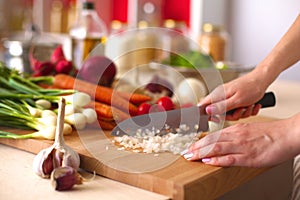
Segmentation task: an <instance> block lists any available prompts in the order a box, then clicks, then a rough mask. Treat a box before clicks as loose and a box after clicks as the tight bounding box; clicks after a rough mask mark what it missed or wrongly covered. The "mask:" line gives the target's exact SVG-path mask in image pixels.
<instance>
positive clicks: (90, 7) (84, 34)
mask: <svg viewBox="0 0 300 200" xmlns="http://www.w3.org/2000/svg"><path fill="white" fill-rule="evenodd" d="M107 34H108V33H107V28H106V25H105V23H104V21H103V20H102V19H101V18H100V17H99V15H98V14H97V12H96V10H95V5H94V3H93V2H83V3H82V8H81V11H80V13H79V15H78V19H77V21H76V22H75V25H74V26H73V27H72V28H71V29H70V36H71V39H72V61H73V63H74V64H75V66H76V67H77V69H79V68H80V67H81V65H82V62H83V61H84V60H85V59H86V58H87V57H88V55H89V54H90V53H91V51H92V50H93V49H94V48H95V47H96V46H97V45H98V44H104V43H105V40H106V37H107ZM97 49H98V48H97Z"/></svg>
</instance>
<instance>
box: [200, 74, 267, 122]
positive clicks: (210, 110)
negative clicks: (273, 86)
mask: <svg viewBox="0 0 300 200" xmlns="http://www.w3.org/2000/svg"><path fill="white" fill-rule="evenodd" d="M265 90H266V86H265V85H264V83H263V79H262V78H258V77H257V76H256V75H255V72H250V73H249V74H247V75H244V76H242V77H239V78H237V79H235V80H233V81H231V82H228V83H225V84H223V85H220V86H218V87H217V88H216V89H214V90H213V91H212V92H211V93H210V94H209V95H207V96H206V97H205V98H204V99H203V100H202V101H200V102H199V105H200V106H205V107H206V112H207V114H209V115H211V116H217V115H222V114H224V113H225V112H227V111H229V110H232V109H236V111H235V112H234V113H233V114H230V115H226V120H238V119H240V118H245V117H249V116H251V115H256V114H257V113H258V112H259V110H260V108H261V105H260V104H257V105H255V103H256V102H257V101H259V100H260V99H261V98H262V97H263V95H264V93H265Z"/></svg>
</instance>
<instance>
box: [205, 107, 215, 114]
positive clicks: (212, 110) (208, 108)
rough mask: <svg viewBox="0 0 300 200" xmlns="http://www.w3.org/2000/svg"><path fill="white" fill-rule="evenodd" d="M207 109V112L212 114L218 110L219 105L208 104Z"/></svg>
mask: <svg viewBox="0 0 300 200" xmlns="http://www.w3.org/2000/svg"><path fill="white" fill-rule="evenodd" d="M205 110H206V112H207V113H208V114H212V113H215V112H216V110H217V107H215V106H207V107H206V108H205Z"/></svg>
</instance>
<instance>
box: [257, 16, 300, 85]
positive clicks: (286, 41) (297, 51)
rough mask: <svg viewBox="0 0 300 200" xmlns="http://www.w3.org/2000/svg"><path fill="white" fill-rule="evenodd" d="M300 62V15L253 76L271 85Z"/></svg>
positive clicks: (258, 66)
mask: <svg viewBox="0 0 300 200" xmlns="http://www.w3.org/2000/svg"><path fill="white" fill-rule="evenodd" d="M299 60H300V15H298V16H297V18H296V20H295V21H294V23H293V24H292V26H291V27H290V28H289V30H288V31H287V32H286V33H285V35H284V36H283V37H282V38H281V40H280V41H279V42H278V43H277V44H276V46H275V47H274V48H273V49H272V51H271V52H270V53H269V54H268V56H267V57H266V58H265V59H264V60H263V61H262V62H261V63H259V64H258V65H257V67H256V68H255V70H254V71H253V74H255V75H257V76H259V77H261V78H263V79H264V80H265V84H266V85H267V86H268V85H270V84H271V83H272V82H273V81H274V80H275V79H276V78H277V77H278V76H279V74H280V73H281V72H282V71H284V70H285V69H287V68H289V67H290V66H292V65H293V64H295V63H296V62H298V61H299Z"/></svg>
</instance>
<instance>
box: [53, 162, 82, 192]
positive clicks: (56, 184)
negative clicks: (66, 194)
mask: <svg viewBox="0 0 300 200" xmlns="http://www.w3.org/2000/svg"><path fill="white" fill-rule="evenodd" d="M82 183H83V178H82V176H81V175H80V174H79V173H78V172H77V171H76V170H75V169H74V168H72V167H69V166H66V167H59V168H55V169H54V170H53V171H52V173H51V184H52V186H53V188H54V189H55V190H58V191H64V190H70V189H72V187H73V186H74V185H79V184H82Z"/></svg>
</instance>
